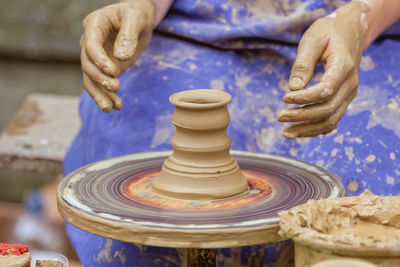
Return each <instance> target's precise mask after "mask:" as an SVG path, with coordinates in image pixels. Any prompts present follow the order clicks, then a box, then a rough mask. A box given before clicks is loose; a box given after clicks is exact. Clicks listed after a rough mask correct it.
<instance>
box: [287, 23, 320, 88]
mask: <svg viewBox="0 0 400 267" xmlns="http://www.w3.org/2000/svg"><path fill="white" fill-rule="evenodd" d="M310 34H312V31H311V32H309V33H306V34H305V35H304V36H303V38H302V39H301V41H300V43H299V48H298V50H297V57H296V60H295V62H294V64H293V67H292V71H291V73H290V79H289V88H290V90H292V91H295V90H302V89H304V88H305V87H306V86H307V84H308V83H309V82H310V81H311V79H312V76H313V74H314V67H315V64H317V62H318V60H319V58H320V57H321V55H322V53H323V51H324V50H325V47H326V41H323V40H319V39H316V38H315V37H312V38H309V37H308V35H310Z"/></svg>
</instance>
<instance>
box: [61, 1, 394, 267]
mask: <svg viewBox="0 0 400 267" xmlns="http://www.w3.org/2000/svg"><path fill="white" fill-rule="evenodd" d="M345 2H346V1H339V0H337V1H334V0H308V1H307V0H301V1H300V0H284V1H280V0H250V1H242V0H225V1H223V0H197V1H187V0H177V1H176V2H175V4H174V6H173V8H172V9H171V11H170V12H169V14H168V16H167V17H166V18H165V19H164V21H163V22H162V23H161V24H160V25H159V27H158V31H157V33H156V34H155V35H154V37H153V40H152V42H151V44H150V45H149V47H148V49H147V50H146V51H145V52H144V54H143V55H142V56H141V57H140V59H139V60H138V62H136V63H135V64H134V65H133V66H132V67H131V68H130V69H128V70H127V71H126V72H125V73H124V74H123V75H122V76H121V77H120V80H121V90H120V92H119V93H118V94H119V95H120V96H121V98H122V100H123V103H124V107H123V109H122V111H112V112H111V113H110V114H105V113H102V112H101V111H100V110H99V109H98V108H97V107H96V106H95V104H94V102H93V101H92V99H90V97H89V96H88V95H87V94H86V93H83V95H82V98H81V106H80V112H81V117H82V124H83V126H82V129H81V130H80V132H79V133H78V135H77V137H76V138H75V140H74V142H73V144H72V145H71V147H70V149H69V152H68V154H67V156H66V158H65V173H69V172H71V171H73V170H75V169H77V168H79V167H81V166H83V165H85V164H88V163H91V162H93V161H98V160H102V159H106V158H110V157H115V156H120V155H124V154H129V153H135V152H142V151H150V150H166V149H171V146H170V140H171V137H172V135H173V133H174V128H173V126H172V125H171V122H170V121H171V114H172V110H173V106H172V105H171V104H169V102H168V98H169V96H170V95H171V94H173V93H175V92H178V91H182V90H187V89H198V88H214V89H218V90H225V91H227V92H229V93H230V94H232V96H233V101H232V103H231V104H230V105H229V110H230V114H231V120H232V122H231V125H230V127H229V130H228V133H229V136H230V138H231V140H232V148H233V149H236V150H246V151H256V152H266V153H272V154H278V155H285V156H289V157H294V158H297V159H301V160H304V161H308V162H311V163H314V164H317V165H320V166H322V167H324V168H327V169H328V170H330V171H331V172H333V173H335V174H337V175H338V176H340V177H341V178H342V182H343V184H344V185H345V187H346V190H347V194H348V195H357V194H359V193H360V192H362V191H363V190H364V189H365V188H369V189H371V190H372V191H373V192H375V193H376V194H383V195H389V194H393V195H396V194H399V193H400V163H399V159H400V151H399V150H400V41H399V35H397V36H396V35H395V34H396V30H397V33H399V32H400V31H399V29H400V27H399V26H400V25H399V24H397V25H395V26H394V27H392V28H391V30H389V31H388V32H387V33H386V35H385V36H384V37H382V38H381V39H380V40H379V41H378V42H375V43H374V44H372V45H371V47H370V48H369V49H368V51H367V52H366V53H365V54H364V56H363V59H362V62H361V74H360V87H359V92H358V95H357V97H356V98H355V100H354V101H353V102H352V104H351V105H350V107H349V110H348V111H347V114H346V115H345V117H344V118H343V119H342V120H341V121H340V123H339V129H338V130H337V131H335V132H334V133H332V134H329V135H328V136H322V137H317V138H313V139H299V140H287V139H285V138H284V137H283V136H282V134H281V133H282V129H283V127H284V125H282V124H281V123H279V122H278V121H277V113H278V111H279V110H281V109H283V108H284V107H285V106H286V105H285V104H284V103H283V102H282V97H283V95H284V94H285V92H287V91H288V86H287V81H288V78H289V72H290V68H291V65H292V63H293V61H294V59H295V56H296V45H297V43H298V42H299V40H300V38H301V35H302V33H303V32H304V31H305V29H306V28H307V27H308V26H309V25H310V24H311V23H312V22H313V21H315V20H316V19H317V18H319V17H321V16H325V15H327V14H329V13H330V12H332V11H333V10H335V9H336V8H337V7H338V6H340V5H342V4H344V3H345ZM396 26H397V29H396ZM390 33H391V34H392V35H390ZM321 74H322V68H317V70H316V77H317V78H320V77H321ZM67 231H68V233H69V236H70V239H71V242H72V244H73V246H74V248H75V249H76V251H77V252H78V254H79V257H80V259H81V260H82V263H83V264H84V265H85V266H100V267H102V266H107V267H108V266H140V267H144V266H179V262H180V254H179V252H178V251H177V250H175V249H169V248H156V247H147V246H137V245H133V244H128V243H124V242H119V241H115V240H108V239H105V238H102V237H98V236H95V235H92V234H88V233H86V232H83V231H81V230H79V229H77V228H75V227H73V226H71V225H69V224H67ZM287 244H288V243H287V242H280V243H275V244H271V245H262V246H253V247H246V248H232V249H229V248H227V249H220V250H218V251H217V253H218V255H217V265H218V266H249V265H251V264H254V265H251V266H287V265H288V264H289V263H287V262H285V261H284V258H285V257H284V254H287V253H289V248H288V245H287Z"/></svg>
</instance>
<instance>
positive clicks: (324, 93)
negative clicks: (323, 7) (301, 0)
mask: <svg viewBox="0 0 400 267" xmlns="http://www.w3.org/2000/svg"><path fill="white" fill-rule="evenodd" d="M366 12H368V6H367V5H366V4H365V3H363V2H358V1H354V2H350V3H348V4H346V5H344V6H342V7H340V8H339V9H337V10H336V12H335V13H333V14H332V15H331V16H328V17H324V18H321V19H318V20H317V21H315V22H314V23H313V24H312V25H311V26H310V28H309V29H308V30H307V31H306V32H305V34H304V36H303V38H302V39H301V41H300V43H299V48H298V54H297V57H296V61H295V62H294V65H293V68H292V72H291V75H290V79H289V88H290V90H292V92H290V93H287V94H286V95H285V96H284V97H283V100H284V101H285V102H286V103H289V104H298V105H304V106H302V107H296V108H290V109H285V110H283V111H282V112H281V113H280V114H279V121H281V122H295V123H293V124H290V125H289V126H287V127H286V128H285V129H284V132H283V134H284V135H285V136H286V137H287V138H291V139H293V138H296V137H313V136H317V135H320V134H327V133H329V132H331V131H333V130H334V129H336V128H337V123H338V122H339V120H340V119H341V118H342V117H343V115H344V114H345V112H346V109H347V107H348V105H349V103H350V102H351V101H352V100H353V98H354V97H355V96H356V94H357V87H358V75H359V66H360V61H361V55H362V52H363V49H364V31H365V30H366V29H364V27H363V17H365V14H366ZM319 62H320V63H323V64H324V65H325V73H324V75H323V76H322V78H321V80H320V82H319V83H318V84H316V85H314V86H311V87H309V88H307V89H305V87H306V86H307V84H308V83H309V82H310V81H311V78H312V76H313V73H314V66H315V65H316V64H317V63H319Z"/></svg>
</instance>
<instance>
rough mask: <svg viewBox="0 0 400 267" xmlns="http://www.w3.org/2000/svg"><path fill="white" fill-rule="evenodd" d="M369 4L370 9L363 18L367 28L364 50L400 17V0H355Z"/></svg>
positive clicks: (365, 28)
mask: <svg viewBox="0 0 400 267" xmlns="http://www.w3.org/2000/svg"><path fill="white" fill-rule="evenodd" d="M355 1H362V2H364V3H366V4H367V5H368V8H369V11H368V12H367V13H366V15H365V17H364V18H363V20H362V23H363V27H364V30H365V36H364V40H365V42H364V50H366V49H367V48H368V46H369V45H370V44H371V43H372V42H373V41H374V40H375V39H376V38H377V37H378V36H379V35H380V34H381V33H382V32H383V31H385V30H386V29H387V28H388V27H389V26H390V25H392V24H393V23H395V22H396V21H397V20H398V19H399V18H400V1H399V0H355Z"/></svg>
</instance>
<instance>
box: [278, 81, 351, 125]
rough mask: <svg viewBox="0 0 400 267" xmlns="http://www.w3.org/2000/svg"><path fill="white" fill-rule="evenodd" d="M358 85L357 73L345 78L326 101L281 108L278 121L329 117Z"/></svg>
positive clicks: (313, 119) (318, 119)
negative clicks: (337, 89)
mask: <svg viewBox="0 0 400 267" xmlns="http://www.w3.org/2000/svg"><path fill="white" fill-rule="evenodd" d="M357 86H358V75H357V74H354V75H353V76H352V77H350V78H349V79H347V80H346V81H345V82H344V84H343V85H342V87H341V88H340V89H339V91H338V92H337V93H336V94H335V95H334V96H333V97H332V98H330V99H329V100H328V101H327V102H324V103H319V104H313V105H309V106H305V107H297V108H291V109H285V110H282V111H281V113H280V114H279V116H278V119H279V121H280V122H298V121H308V122H310V121H321V120H323V119H326V118H328V117H330V116H331V115H332V114H333V113H334V112H336V110H337V109H338V108H339V107H340V106H341V105H342V104H343V103H344V102H345V101H346V99H347V98H348V96H349V95H351V94H352V91H354V89H355V88H356V87H357Z"/></svg>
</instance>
